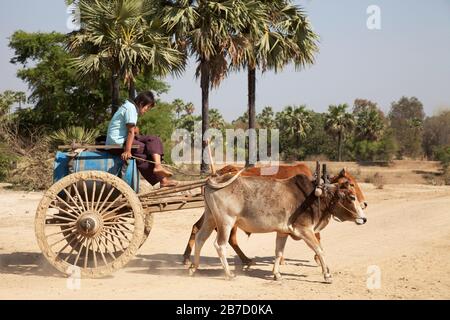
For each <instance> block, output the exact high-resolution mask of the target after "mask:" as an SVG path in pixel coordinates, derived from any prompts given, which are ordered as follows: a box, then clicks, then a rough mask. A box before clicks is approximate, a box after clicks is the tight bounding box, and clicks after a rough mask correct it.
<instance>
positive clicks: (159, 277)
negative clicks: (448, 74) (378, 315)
mask: <svg viewBox="0 0 450 320" xmlns="http://www.w3.org/2000/svg"><path fill="white" fill-rule="evenodd" d="M356 169H357V168H355V170H356ZM435 169H436V167H435V165H431V166H430V167H426V165H425V167H424V166H422V167H421V168H419V169H418V168H417V165H416V166H411V168H408V167H407V168H406V169H401V168H398V165H397V166H396V167H394V168H391V171H389V169H388V168H383V169H381V170H383V173H384V174H385V175H386V176H394V177H395V176H396V175H399V176H398V177H397V178H399V179H400V180H402V179H401V174H403V175H405V176H408V175H409V176H411V177H412V176H413V173H414V172H413V170H419V171H427V170H429V171H433V170H435ZM363 170H364V171H363V173H364V172H366V170H369V171H370V170H372V169H371V168H363ZM373 170H375V171H376V170H377V169H373ZM420 173H421V172H416V174H420ZM408 179H409V178H408ZM408 179H406V182H409V183H410V182H415V181H414V179H413V180H408ZM417 179H419V180H420V177H417ZM402 181H405V179H403V180H402ZM397 182H398V181H397ZM362 187H363V190H364V191H365V193H366V196H367V198H368V201H369V208H368V209H367V210H368V219H369V220H368V223H367V224H366V225H364V226H356V225H355V224H351V223H337V222H334V221H333V222H332V223H331V224H330V225H329V226H328V227H327V229H325V231H324V232H323V234H322V238H323V245H324V248H325V250H326V254H327V261H328V264H329V266H330V268H331V271H332V273H333V277H334V283H333V284H331V285H330V284H324V283H323V282H322V280H323V278H322V276H321V272H320V268H319V267H317V266H316V265H315V263H314V260H313V259H312V257H313V253H312V252H311V251H310V250H309V249H308V248H307V247H306V245H305V244H304V243H303V242H295V241H293V240H291V239H289V240H288V244H287V248H286V259H287V263H288V265H286V266H283V267H282V274H283V275H284V280H283V281H281V282H275V281H273V280H272V274H271V269H272V262H273V251H274V241H275V235H274V234H262V235H257V234H254V235H252V236H251V237H250V238H247V237H246V235H244V234H243V233H239V240H240V244H241V246H242V248H243V250H244V251H245V252H246V253H247V254H248V255H249V256H254V257H255V261H256V265H255V266H253V267H252V268H251V269H250V270H249V271H244V270H241V268H240V265H239V261H238V260H236V258H235V255H234V252H232V250H231V249H230V250H229V253H230V255H229V261H230V262H231V264H232V265H233V266H232V268H233V269H236V273H237V275H238V276H237V278H236V279H234V280H233V281H226V280H224V278H223V272H222V267H221V265H220V262H219V259H218V258H217V254H216V252H215V249H214V248H213V245H212V241H213V238H214V236H212V237H211V238H210V239H209V241H208V242H207V243H206V244H205V247H204V249H203V253H202V270H200V271H199V272H198V275H196V276H195V277H194V278H191V277H189V276H188V275H187V270H186V269H185V267H184V266H183V265H182V264H181V253H182V252H183V250H184V247H185V242H186V240H187V238H188V236H189V232H190V229H191V225H192V223H193V222H195V221H196V219H197V218H198V217H199V216H200V215H201V214H202V211H201V210H189V211H188V210H186V211H183V212H169V213H161V214H156V215H155V224H154V229H153V230H152V233H151V235H150V238H149V239H148V241H147V242H146V243H145V245H144V246H143V247H142V248H141V250H140V251H139V254H138V256H136V258H135V259H134V260H132V261H131V262H130V263H129V265H128V266H127V267H126V268H124V269H122V270H120V271H118V272H116V273H115V274H114V275H113V276H110V277H107V278H104V279H96V280H90V279H87V280H82V281H81V288H80V289H79V290H70V289H68V286H67V279H66V278H64V277H62V276H61V275H60V274H59V273H58V272H57V271H55V270H54V269H53V268H52V267H51V266H50V265H49V264H48V263H47V262H46V260H45V259H44V258H43V257H42V256H41V254H40V253H39V249H38V246H37V244H36V241H35V237H34V222H33V219H34V212H35V209H36V206H37V204H38V202H39V200H40V198H41V193H24V192H14V191H9V190H5V189H1V188H0V204H1V205H0V299H17V298H20V299H48V298H50V299H408V298H411V299H419V298H424V299H450V265H449V262H450V250H449V249H450V187H444V186H429V185H420V184H386V185H385V186H384V188H383V189H381V190H380V189H376V188H375V187H374V186H373V185H372V184H362ZM370 266H377V267H378V268H379V270H380V271H381V287H380V288H379V289H372V290H369V289H368V288H367V279H368V277H369V275H368V274H367V272H368V268H369V270H372V269H371V268H373V267H370ZM369 282H370V281H369ZM69 287H70V286H69Z"/></svg>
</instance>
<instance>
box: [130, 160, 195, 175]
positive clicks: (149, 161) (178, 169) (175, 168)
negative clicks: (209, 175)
mask: <svg viewBox="0 0 450 320" xmlns="http://www.w3.org/2000/svg"><path fill="white" fill-rule="evenodd" d="M131 158H133V159H136V160H139V161H144V162H148V163H153V164H157V163H156V162H155V161H151V160H147V159H143V158H139V157H135V156H131ZM161 165H162V166H164V167H167V168H172V169H173V170H175V171H177V172H178V173H181V174H182V175H185V176H189V177H204V175H202V174H198V173H187V172H185V171H183V170H181V169H180V168H179V167H176V166H172V165H169V164H164V163H161Z"/></svg>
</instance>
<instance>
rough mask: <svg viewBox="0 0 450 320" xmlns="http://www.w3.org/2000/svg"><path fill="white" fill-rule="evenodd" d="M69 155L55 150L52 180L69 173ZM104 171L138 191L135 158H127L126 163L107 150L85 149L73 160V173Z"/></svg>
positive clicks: (137, 173) (55, 180) (59, 178)
mask: <svg viewBox="0 0 450 320" xmlns="http://www.w3.org/2000/svg"><path fill="white" fill-rule="evenodd" d="M69 161H70V157H69V155H68V154H67V153H65V152H57V153H56V157H55V163H54V167H53V182H57V181H58V180H61V179H62V178H64V177H65V176H67V175H69ZM88 170H96V171H106V172H109V173H111V174H113V175H115V176H118V177H120V178H122V179H123V180H124V181H125V182H126V183H127V184H128V185H129V186H130V187H131V188H132V189H133V190H134V191H135V192H136V193H139V172H138V169H137V166H136V160H134V159H130V160H128V165H127V164H126V163H125V162H124V161H123V160H122V159H121V158H120V157H119V156H115V155H112V154H110V153H108V152H100V151H85V152H81V153H80V154H79V155H78V156H77V157H76V158H75V159H74V160H73V173H75V172H80V171H88Z"/></svg>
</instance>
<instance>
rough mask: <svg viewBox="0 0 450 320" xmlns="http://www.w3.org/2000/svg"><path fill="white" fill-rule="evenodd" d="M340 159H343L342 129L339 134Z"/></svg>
mask: <svg viewBox="0 0 450 320" xmlns="http://www.w3.org/2000/svg"><path fill="white" fill-rule="evenodd" d="M338 161H342V131H339V134H338Z"/></svg>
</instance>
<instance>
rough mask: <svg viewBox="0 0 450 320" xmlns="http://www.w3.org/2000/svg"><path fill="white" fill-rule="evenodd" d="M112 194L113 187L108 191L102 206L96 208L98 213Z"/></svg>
mask: <svg viewBox="0 0 450 320" xmlns="http://www.w3.org/2000/svg"><path fill="white" fill-rule="evenodd" d="M113 192H114V187H112V186H111V190H109V192H108V194H107V195H106V198H105V200H104V201H103V202H102V205H101V206H100V208H98V210H97V211H98V212H101V211H102V209H103V207H104V206H105V204H106V202H107V201H108V200H109V197H111V195H112V193H113ZM99 201H100V200H99Z"/></svg>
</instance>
